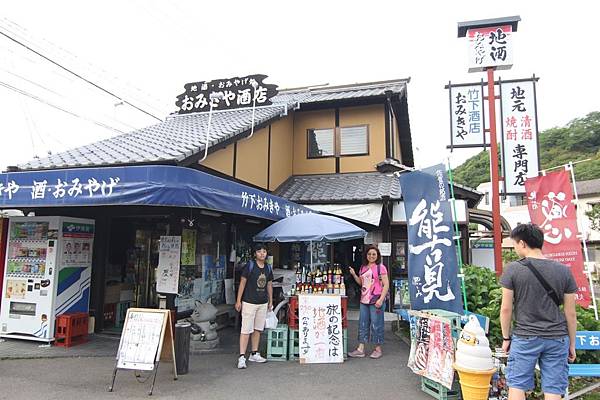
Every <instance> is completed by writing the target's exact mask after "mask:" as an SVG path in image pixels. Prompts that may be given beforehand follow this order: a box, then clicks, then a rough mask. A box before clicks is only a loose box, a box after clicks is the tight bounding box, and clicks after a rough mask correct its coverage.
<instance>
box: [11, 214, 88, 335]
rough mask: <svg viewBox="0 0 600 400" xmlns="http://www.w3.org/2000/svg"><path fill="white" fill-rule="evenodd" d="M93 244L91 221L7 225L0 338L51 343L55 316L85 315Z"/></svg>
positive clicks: (34, 220) (33, 220)
mask: <svg viewBox="0 0 600 400" xmlns="http://www.w3.org/2000/svg"><path fill="white" fill-rule="evenodd" d="M93 242H94V221H93V220H87V219H79V218H69V217H14V218H11V219H10V222H9V226H8V244H7V248H6V263H5V271H4V282H3V285H2V307H1V308H0V337H11V338H19V339H28V340H38V341H43V342H51V341H53V340H54V325H55V321H56V317H57V316H58V315H60V314H65V313H73V312H86V313H87V312H88V308H89V300H90V282H91V275H92V274H91V272H92V246H93Z"/></svg>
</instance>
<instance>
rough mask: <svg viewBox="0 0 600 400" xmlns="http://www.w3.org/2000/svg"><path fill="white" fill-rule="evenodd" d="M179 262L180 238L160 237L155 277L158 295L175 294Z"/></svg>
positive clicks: (177, 284) (177, 285)
mask: <svg viewBox="0 0 600 400" xmlns="http://www.w3.org/2000/svg"><path fill="white" fill-rule="evenodd" d="M180 261H181V236H161V237H160V246H159V253H158V271H157V276H156V291H157V292H158V293H173V294H177V292H178V289H179V265H180Z"/></svg>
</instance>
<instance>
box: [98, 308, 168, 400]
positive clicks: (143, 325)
mask: <svg viewBox="0 0 600 400" xmlns="http://www.w3.org/2000/svg"><path fill="white" fill-rule="evenodd" d="M160 361H170V362H171V361H172V362H173V376H174V379H175V380H176V379H177V367H176V365H175V345H174V342H173V328H172V324H171V313H170V311H169V310H157V309H151V308H130V309H128V310H127V317H126V318H125V324H124V325H123V333H122V334H121V341H120V343H119V351H118V352H117V359H116V363H115V369H114V371H113V376H112V382H111V384H110V387H109V388H108V391H109V392H112V391H113V388H114V386H115V378H116V376H117V371H118V370H119V369H130V370H134V371H136V376H139V373H138V372H137V371H153V372H152V374H153V377H152V386H151V387H150V392H149V393H148V394H149V395H151V394H152V392H153V390H154V382H155V381H156V372H157V370H158V363H159V362H160Z"/></svg>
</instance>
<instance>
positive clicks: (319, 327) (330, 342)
mask: <svg viewBox="0 0 600 400" xmlns="http://www.w3.org/2000/svg"><path fill="white" fill-rule="evenodd" d="M298 313H299V315H298V317H299V325H300V326H299V332H298V334H299V346H300V348H299V351H300V357H299V358H300V363H301V364H314V363H341V362H344V333H343V330H342V304H341V298H340V296H337V295H314V294H309V295H299V296H298Z"/></svg>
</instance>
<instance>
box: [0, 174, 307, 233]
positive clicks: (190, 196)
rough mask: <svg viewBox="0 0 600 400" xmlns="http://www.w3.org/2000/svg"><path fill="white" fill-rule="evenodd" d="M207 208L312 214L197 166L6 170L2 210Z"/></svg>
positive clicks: (1, 181)
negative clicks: (43, 208) (132, 207)
mask: <svg viewBox="0 0 600 400" xmlns="http://www.w3.org/2000/svg"><path fill="white" fill-rule="evenodd" d="M116 205H144V206H172V207H192V208H204V209H208V210H215V211H221V212H227V213H233V214H241V215H248V216H252V217H258V218H264V219H269V220H274V221H277V220H280V219H282V218H285V217H287V216H290V215H295V214H301V213H309V212H311V210H310V209H308V208H306V207H304V206H301V205H299V204H296V203H292V202H290V201H288V200H285V199H283V198H281V197H277V196H273V195H271V194H269V193H266V192H264V191H261V190H258V189H254V188H251V187H248V186H245V185H242V184H239V183H236V182H232V181H229V180H227V179H223V178H219V177H216V176H213V175H210V174H208V173H206V172H202V171H197V170H194V169H191V168H184V167H174V166H162V165H150V166H132V167H106V168H79V169H61V170H47V171H31V172H9V173H4V174H0V208H4V209H7V208H38V207H69V206H116Z"/></svg>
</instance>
